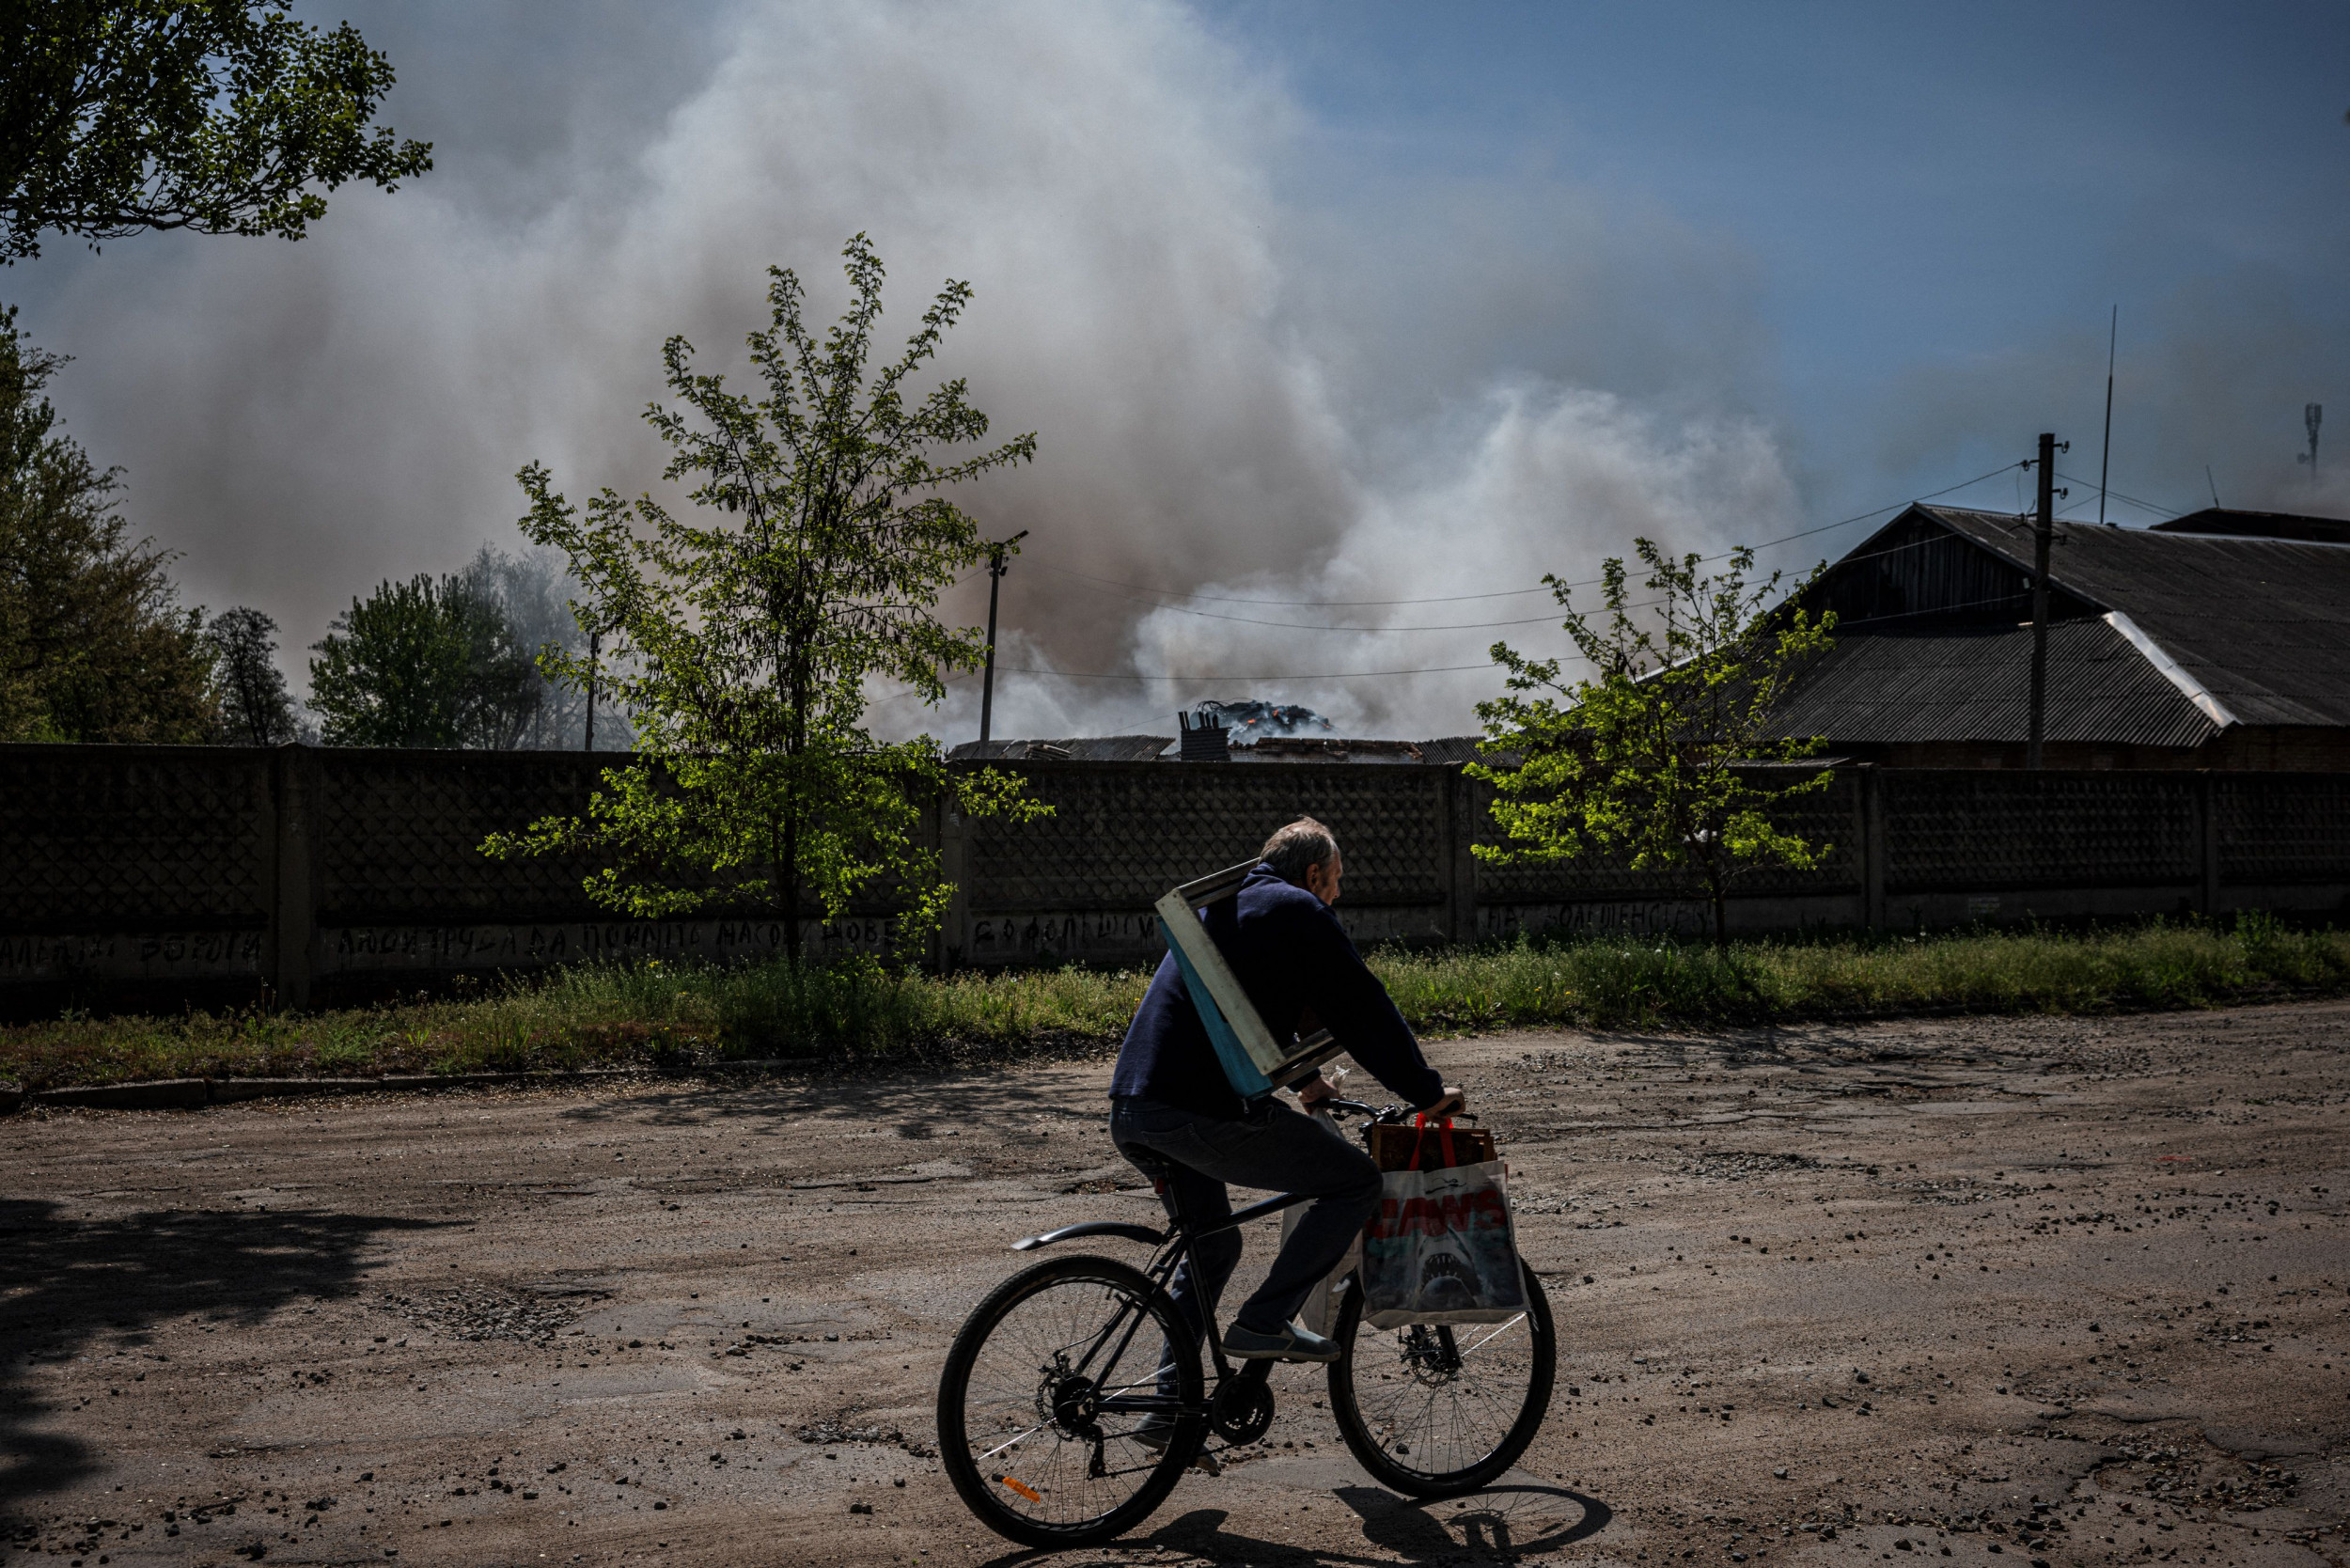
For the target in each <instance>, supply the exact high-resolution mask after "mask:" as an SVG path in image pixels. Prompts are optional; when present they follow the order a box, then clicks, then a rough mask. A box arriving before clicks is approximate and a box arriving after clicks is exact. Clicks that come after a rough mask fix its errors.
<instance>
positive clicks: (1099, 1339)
mask: <svg viewBox="0 0 2350 1568" xmlns="http://www.w3.org/2000/svg"><path fill="white" fill-rule="evenodd" d="M1311 1201H1312V1198H1311V1196H1310V1195H1308V1194H1304V1193H1283V1194H1281V1195H1279V1196H1278V1197H1275V1198H1268V1199H1266V1200H1263V1201H1262V1202H1261V1203H1252V1204H1250V1205H1249V1206H1248V1207H1247V1208H1245V1209H1241V1210H1238V1211H1236V1212H1234V1213H1233V1214H1231V1215H1229V1216H1228V1217H1226V1218H1224V1219H1221V1220H1219V1221H1217V1222H1216V1223H1215V1224H1214V1225H1210V1226H1206V1227H1204V1228H1202V1227H1199V1226H1197V1225H1195V1224H1194V1223H1193V1222H1192V1221H1191V1220H1190V1219H1189V1218H1188V1217H1186V1216H1181V1215H1177V1216H1173V1217H1172V1223H1170V1224H1169V1225H1168V1226H1167V1229H1166V1230H1165V1231H1153V1230H1152V1229H1150V1228H1149V1227H1148V1226H1142V1225H1128V1224H1124V1223H1120V1222H1118V1221H1113V1220H1090V1221H1088V1222H1087V1223H1085V1224H1082V1225H1070V1226H1065V1227H1063V1228H1062V1229H1060V1230H1058V1231H1047V1232H1045V1233H1044V1234H1043V1235H1041V1236H1024V1237H1022V1238H1021V1239H1020V1240H1019V1241H1017V1242H1014V1243H1013V1244H1012V1246H1013V1247H1014V1249H1015V1250H1018V1251H1022V1252H1028V1251H1033V1250H1034V1249H1036V1248H1037V1247H1050V1246H1052V1245H1053V1244H1054V1243H1056V1242H1062V1241H1073V1240H1076V1239H1078V1238H1080V1237H1083V1236H1103V1235H1111V1236H1120V1237H1123V1238H1125V1239H1126V1240H1128V1241H1138V1242H1142V1243H1145V1244H1146V1245H1149V1246H1152V1247H1157V1248H1158V1249H1159V1250H1158V1253H1157V1255H1156V1256H1155V1257H1153V1258H1152V1260H1151V1262H1150V1264H1149V1266H1148V1267H1146V1268H1144V1269H1143V1271H1142V1272H1143V1274H1144V1276H1145V1277H1146V1278H1149V1279H1150V1281H1151V1282H1152V1284H1153V1285H1156V1286H1157V1287H1158V1288H1159V1289H1161V1290H1163V1291H1164V1290H1167V1289H1169V1288H1170V1287H1171V1286H1172V1285H1173V1283H1174V1278H1175V1271H1176V1270H1177V1269H1178V1268H1180V1267H1182V1266H1183V1263H1184V1262H1189V1263H1190V1264H1191V1269H1192V1278H1195V1279H1199V1278H1206V1271H1205V1270H1204V1269H1203V1268H1202V1267H1201V1266H1200V1262H1199V1249H1198V1244H1199V1241H1200V1240H1201V1239H1202V1238H1204V1237H1208V1236H1214V1235H1220V1234H1222V1233H1223V1232H1224V1231H1232V1230H1237V1229H1239V1228H1240V1227H1241V1226H1244V1225H1246V1224H1248V1223H1249V1222H1250V1221H1252V1220H1258V1219H1262V1218H1264V1217H1265V1216H1266V1215H1275V1214H1278V1213H1280V1212H1281V1211H1282V1210H1283V1209H1290V1208H1294V1207H1296V1206H1297V1205H1298V1204H1300V1203H1308V1202H1311ZM1142 1319H1143V1313H1142V1312H1141V1310H1140V1309H1139V1308H1138V1307H1137V1306H1136V1304H1135V1303H1133V1302H1121V1303H1120V1304H1119V1308H1118V1310H1116V1311H1115V1312H1113V1313H1111V1314H1110V1320H1109V1322H1108V1323H1106V1324H1105V1325H1103V1326H1102V1331H1101V1332H1100V1333H1099V1334H1097V1335H1095V1336H1094V1338H1093V1342H1092V1343H1091V1344H1090V1345H1089V1346H1088V1347H1087V1349H1086V1353H1085V1355H1084V1356H1082V1357H1080V1358H1079V1359H1078V1361H1077V1363H1076V1365H1075V1366H1074V1367H1073V1368H1072V1369H1071V1370H1072V1371H1073V1372H1075V1373H1076V1374H1077V1375H1078V1376H1081V1377H1084V1376H1090V1375H1091V1371H1090V1369H1091V1368H1092V1366H1093V1364H1094V1358H1095V1357H1096V1356H1100V1355H1101V1354H1102V1351H1103V1349H1104V1347H1105V1346H1106V1345H1107V1344H1108V1343H1109V1342H1110V1341H1111V1340H1113V1339H1115V1340H1116V1341H1117V1342H1118V1343H1117V1348H1116V1349H1115V1350H1113V1351H1112V1352H1111V1353H1110V1355H1109V1356H1108V1358H1107V1360H1106V1361H1105V1362H1104V1365H1105V1366H1116V1365H1117V1364H1118V1361H1119V1358H1120V1356H1124V1355H1125V1354H1126V1350H1127V1347H1128V1345H1129V1344H1131V1343H1132V1342H1133V1340H1134V1336H1135V1333H1136V1330H1137V1329H1139V1328H1140V1327H1141V1326H1142ZM1205 1328H1206V1339H1207V1343H1208V1354H1209V1356H1210V1357H1211V1358H1212V1359H1213V1360H1214V1363H1215V1379H1214V1381H1215V1384H1216V1385H1217V1386H1221V1385H1222V1384H1223V1383H1224V1382H1225V1381H1226V1380H1227V1379H1229V1378H1230V1377H1231V1376H1233V1375H1234V1373H1233V1368H1232V1363H1231V1361H1230V1359H1229V1358H1227V1357H1226V1356H1225V1354H1224V1346H1223V1343H1222V1341H1220V1340H1219V1339H1218V1338H1217V1336H1216V1333H1215V1321H1214V1316H1213V1315H1212V1314H1211V1315H1209V1316H1208V1318H1207V1321H1206V1324H1205ZM1271 1368H1272V1363H1271V1362H1269V1361H1254V1362H1250V1363H1249V1364H1248V1366H1247V1368H1245V1369H1243V1370H1244V1372H1246V1371H1249V1370H1254V1371H1256V1372H1258V1374H1259V1375H1260V1376H1261V1375H1263V1374H1264V1372H1269V1371H1270V1370H1271ZM1155 1370H1156V1368H1155V1366H1154V1367H1153V1371H1154V1372H1155ZM1213 1403H1214V1393H1213V1391H1211V1392H1210V1394H1209V1399H1208V1403H1203V1404H1200V1405H1198V1406H1185V1405H1182V1404H1180V1403H1174V1402H1171V1401H1169V1400H1167V1398H1166V1397H1165V1396H1164V1395H1161V1394H1157V1393H1151V1394H1120V1395H1108V1396H1105V1398H1104V1399H1103V1400H1102V1402H1101V1405H1100V1408H1101V1409H1103V1410H1120V1411H1127V1412H1136V1411H1140V1412H1144V1413H1158V1414H1163V1415H1174V1416H1203V1417H1204V1416H1205V1415H1207V1414H1208V1411H1209V1407H1210V1405H1212V1404H1213Z"/></svg>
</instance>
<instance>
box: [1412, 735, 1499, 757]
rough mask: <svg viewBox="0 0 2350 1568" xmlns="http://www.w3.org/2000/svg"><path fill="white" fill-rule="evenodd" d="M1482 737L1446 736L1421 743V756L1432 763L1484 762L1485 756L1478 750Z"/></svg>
mask: <svg viewBox="0 0 2350 1568" xmlns="http://www.w3.org/2000/svg"><path fill="white" fill-rule="evenodd" d="M1481 738H1482V737H1481V736H1477V735H1446V736H1442V737H1440V738H1438V739H1436V740H1433V741H1422V742H1420V743H1419V754H1420V756H1421V757H1422V758H1423V759H1424V760H1428V761H1431V762H1482V761H1484V760H1486V758H1485V755H1484V754H1483V753H1482V752H1481V751H1479V750H1478V749H1477V745H1478V742H1479V741H1480V740H1481Z"/></svg>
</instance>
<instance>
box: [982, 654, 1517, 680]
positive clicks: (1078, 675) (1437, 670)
mask: <svg viewBox="0 0 2350 1568" xmlns="http://www.w3.org/2000/svg"><path fill="white" fill-rule="evenodd" d="M995 667H996V668H998V669H1004V670H1016V671H1018V672H1019V673H1020V674H1022V675H1057V676H1058V677H1060V678H1061V679H1062V680H1064V681H1140V682H1177V683H1183V682H1190V683H1192V684H1195V685H1197V684H1201V683H1205V682H1214V681H1362V680H1368V679H1371V678H1372V677H1374V676H1390V675H1452V674H1456V673H1458V672H1460V671H1463V670H1471V669H1491V668H1493V667H1494V665H1493V661H1491V660H1490V659H1489V660H1487V661H1486V662H1485V663H1483V664H1481V665H1436V666H1430V667H1428V668H1426V669H1340V670H1324V671H1322V672H1320V673H1318V674H1305V675H1297V674H1292V675H1117V674H1108V673H1094V672H1091V671H1088V670H1077V669H1043V668H1039V667H1036V666H1021V665H998V666H995Z"/></svg>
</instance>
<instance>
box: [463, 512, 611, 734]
mask: <svg viewBox="0 0 2350 1568" xmlns="http://www.w3.org/2000/svg"><path fill="white" fill-rule="evenodd" d="M464 575H465V577H466V578H467V579H468V580H469V581H471V582H472V583H473V584H474V586H475V587H476V588H478V589H479V590H480V592H481V593H482V594H483V595H484V596H485V597H486V598H487V599H488V600H489V601H490V603H491V604H494V605H495V606H497V611H498V614H500V615H502V616H504V617H505V618H506V625H507V629H508V630H509V632H510V633H511V634H512V635H513V638H514V640H515V642H516V643H517V644H518V645H520V646H521V647H523V648H525V649H528V650H529V651H531V654H532V656H533V657H534V658H536V657H537V656H538V655H540V654H541V653H546V652H558V653H571V654H576V655H581V656H583V657H584V656H585V655H587V653H588V652H589V651H590V647H589V642H588V637H587V631H586V629H585V628H583V627H582V626H581V625H580V622H579V618H578V616H576V615H574V614H573V613H572V600H574V599H576V598H578V597H579V596H580V593H581V588H580V585H579V583H578V582H577V581H576V580H575V579H573V578H572V575H571V572H569V571H568V570H567V568H566V567H565V564H564V561H563V557H560V556H558V555H556V553H555V552H554V551H552V550H543V549H531V550H525V551H523V552H521V553H519V554H509V553H508V552H506V551H504V550H498V549H493V548H492V547H491V546H490V545H487V544H485V545H483V546H482V547H481V551H480V554H478V555H477V556H475V557H474V558H473V560H472V562H471V564H469V565H468V566H467V567H466V568H465V571H464ZM598 662H599V667H600V668H602V669H603V670H605V671H606V672H608V671H609V670H610V668H611V659H610V657H609V656H608V655H605V656H603V657H601V658H600V659H599V661H598ZM531 681H532V683H533V686H534V689H535V691H536V693H537V702H536V706H535V707H534V708H533V710H532V712H531V714H530V720H529V723H528V724H527V725H526V726H525V728H524V729H523V731H522V734H521V736H520V738H519V740H518V741H517V742H516V745H519V746H521V747H522V748H523V749H525V750H528V751H576V750H578V749H579V748H580V745H581V742H582V741H583V740H584V739H585V738H586V729H587V688H586V687H584V686H579V685H575V684H573V683H572V682H570V681H568V680H558V679H551V678H549V677H548V676H547V675H546V674H544V673H543V672H541V671H540V670H538V669H537V668H535V667H534V668H533V670H532V672H531ZM609 683H610V682H609V680H608V674H607V679H605V680H604V681H603V682H601V684H602V685H603V686H608V685H609ZM595 741H596V745H595V749H596V750H598V751H627V750H629V749H631V748H632V747H633V746H634V745H635V732H634V731H633V730H632V729H630V728H629V722H628V714H627V713H626V712H625V711H624V710H622V709H620V708H618V707H616V706H615V705H614V704H613V701H612V698H611V693H610V692H609V691H608V690H599V691H598V693H597V701H596V734H595Z"/></svg>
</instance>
